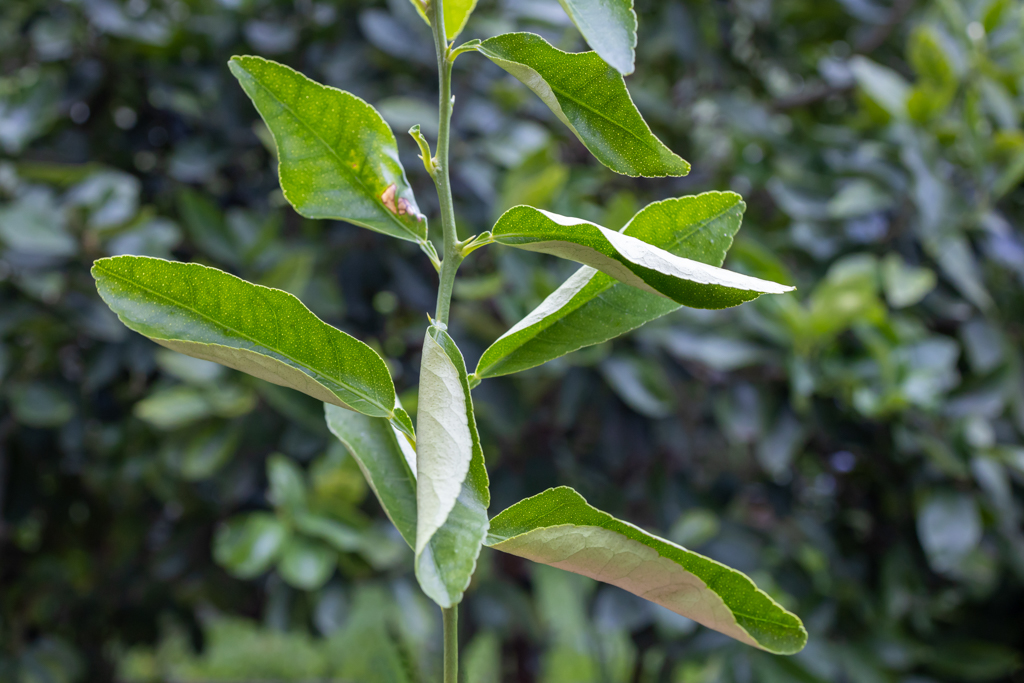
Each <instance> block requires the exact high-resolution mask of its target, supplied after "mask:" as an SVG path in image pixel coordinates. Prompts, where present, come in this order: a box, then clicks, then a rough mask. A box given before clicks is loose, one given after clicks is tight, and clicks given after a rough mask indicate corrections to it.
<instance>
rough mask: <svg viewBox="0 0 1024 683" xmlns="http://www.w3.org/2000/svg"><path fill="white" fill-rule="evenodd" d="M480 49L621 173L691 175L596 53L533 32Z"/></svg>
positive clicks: (491, 41)
mask: <svg viewBox="0 0 1024 683" xmlns="http://www.w3.org/2000/svg"><path fill="white" fill-rule="evenodd" d="M476 49H477V51H479V52H480V53H481V54H483V55H484V56H486V57H487V58H488V59H490V60H491V61H492V62H494V63H495V64H497V65H498V66H500V67H501V68H502V69H504V70H505V71H507V72H509V73H510V74H512V75H513V76H515V77H516V78H518V79H519V80H520V81H522V82H523V83H524V84H525V85H526V86H527V87H529V88H530V89H531V90H533V91H534V92H535V93H537V95H538V96H539V97H540V98H541V99H542V100H543V101H544V103H545V104H546V105H548V107H550V108H551V111H552V112H554V114H555V116H557V117H558V119H559V120H560V121H561V122H562V123H564V124H565V125H567V126H568V127H569V129H570V130H571V131H572V132H573V133H574V134H575V135H576V137H578V138H579V139H580V141H581V142H582V143H583V144H584V145H586V146H587V149H589V150H590V151H591V153H592V154H593V155H594V156H595V157H597V159H598V161H600V162H601V163H602V164H604V165H605V166H607V167H608V168H610V169H612V170H613V171H615V172H616V173H621V174H623V175H628V176H646V177H649V178H654V177H663V176H684V175H686V174H687V173H689V172H690V164H688V163H687V162H686V161H684V160H683V159H681V158H679V157H678V156H677V155H675V154H674V153H673V152H672V150H670V149H669V148H668V147H666V146H665V145H664V144H663V143H662V142H661V141H660V140H658V138H656V137H654V134H653V133H651V129H650V128H649V127H648V126H647V123H646V122H645V121H644V119H643V117H642V116H640V112H639V111H637V108H636V106H635V105H634V104H633V100H632V98H630V96H629V92H628V91H627V90H626V83H625V81H623V80H622V74H620V73H619V72H618V71H616V70H615V69H613V68H612V67H610V66H608V64H606V63H605V62H604V60H603V59H601V57H599V56H598V54H597V53H596V52H585V53H580V54H572V53H568V52H562V51H561V50H559V49H557V48H555V47H553V46H552V45H551V44H549V43H548V42H547V41H546V40H544V39H543V38H541V37H540V36H537V35H534V34H532V33H506V34H504V35H500V36H495V37H494V38H490V39H488V40H485V41H484V42H483V43H481V44H480V45H479V46H478V47H477V48H476Z"/></svg>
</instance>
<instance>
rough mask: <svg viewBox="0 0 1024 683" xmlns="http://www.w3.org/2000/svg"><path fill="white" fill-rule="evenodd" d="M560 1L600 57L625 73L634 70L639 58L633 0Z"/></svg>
mask: <svg viewBox="0 0 1024 683" xmlns="http://www.w3.org/2000/svg"><path fill="white" fill-rule="evenodd" d="M558 1H559V2H561V3H562V9H564V10H565V13H566V14H568V15H569V18H570V19H572V23H574V24H576V28H578V29H579V30H580V33H582V34H583V37H584V38H586V40H587V44H588V45H590V47H592V48H593V49H594V52H596V53H597V54H598V56H600V57H601V59H603V60H604V61H606V62H608V64H609V65H610V66H613V67H615V70H616V71H618V72H619V73H621V74H623V75H627V74H631V73H633V68H634V65H633V62H634V60H635V59H636V53H635V48H636V12H634V11H633V0H558Z"/></svg>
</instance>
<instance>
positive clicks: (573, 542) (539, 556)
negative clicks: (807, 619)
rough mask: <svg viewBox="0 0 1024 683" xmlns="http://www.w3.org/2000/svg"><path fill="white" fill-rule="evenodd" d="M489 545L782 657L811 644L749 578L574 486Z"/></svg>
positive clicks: (511, 513) (501, 528) (510, 519)
mask: <svg viewBox="0 0 1024 683" xmlns="http://www.w3.org/2000/svg"><path fill="white" fill-rule="evenodd" d="M487 545H488V546H490V547H492V548H494V549H495V550H500V551H502V552H506V553H510V554H512V555H516V556H518V557H523V558H526V559H528V560H532V561H534V562H538V563H540V564H547V565H550V566H553V567H557V568H559V569H564V570H566V571H570V572H573V573H575V574H581V575H583V576H588V577H590V578H592V579H595V580H597V581H603V582H605V583H609V584H611V585H613V586H618V587H619V588H622V589H624V590H627V591H629V592H630V593H633V594H634V595H638V596H640V597H642V598H644V599H646V600H650V601H651V602H654V603H657V604H659V605H661V606H663V607H666V608H668V609H670V610H672V611H673V612H675V613H677V614H681V615H682V616H685V617H688V618H690V619H693V620H694V621H696V622H698V623H700V624H703V625H704V626H707V627H708V628H711V629H714V630H716V631H719V632H720V633H724V634H725V635H727V636H730V637H732V638H735V639H736V640H739V641H740V642H743V643H746V644H748V645H752V646H754V647H757V648H760V649H762V650H766V651H768V652H772V653H774V654H795V653H796V652H799V651H800V650H801V649H803V647H804V645H805V644H806V643H807V631H806V630H805V629H804V626H803V624H802V623H801V621H800V619H799V618H798V617H797V616H796V615H794V614H792V613H791V612H789V611H787V610H786V609H784V608H783V607H782V606H781V605H779V604H778V603H777V602H775V601H774V600H773V599H772V598H771V597H770V596H769V595H768V594H767V593H765V592H763V591H761V590H760V589H758V588H757V586H755V585H754V583H753V581H751V580H750V579H749V578H748V577H747V576H745V575H743V574H741V573H740V572H738V571H736V570H735V569H731V568H729V567H726V566H725V565H723V564H721V563H719V562H715V561H714V560H711V559H709V558H707V557H704V556H702V555H698V554H697V553H694V552H691V551H689V550H687V549H685V548H683V547H681V546H678V545H676V544H674V543H671V542H669V541H666V540H664V539H661V538H658V537H657V536H654V535H653V534H649V533H647V532H645V531H643V530H642V529H640V528H638V527H636V526H633V525H632V524H628V523H626V522H622V521H620V520H618V519H615V518H614V517H612V516H611V515H609V514H607V513H605V512H601V511H600V510H598V509H596V508H594V507H592V506H590V505H589V504H587V501H586V500H584V499H583V496H581V495H580V494H578V493H576V492H575V491H573V490H572V489H570V488H568V487H564V486H563V487H559V488H554V489H548V490H547V491H544V492H543V493H540V494H538V495H536V496H534V497H532V498H527V499H526V500H523V501H520V502H519V503H516V504H515V505H513V506H512V507H510V508H508V509H507V510H505V511H504V512H502V513H501V514H499V515H498V516H497V517H495V518H494V519H493V520H491V529H490V532H489V534H488V538H487Z"/></svg>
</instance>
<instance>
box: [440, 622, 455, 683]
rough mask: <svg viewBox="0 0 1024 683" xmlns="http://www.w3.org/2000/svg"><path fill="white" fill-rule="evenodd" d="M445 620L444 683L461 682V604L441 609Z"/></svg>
mask: <svg viewBox="0 0 1024 683" xmlns="http://www.w3.org/2000/svg"><path fill="white" fill-rule="evenodd" d="M441 615H442V619H443V620H444V683H459V606H458V605H452V606H451V607H449V608H448V609H442V610H441Z"/></svg>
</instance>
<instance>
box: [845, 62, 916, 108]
mask: <svg viewBox="0 0 1024 683" xmlns="http://www.w3.org/2000/svg"><path fill="white" fill-rule="evenodd" d="M850 70H851V71H852V72H853V77H854V79H855V80H856V81H857V85H858V86H859V87H860V89H861V90H862V91H863V92H864V94H865V95H867V96H868V97H869V98H870V99H871V100H872V101H874V102H875V103H876V104H877V105H878V106H880V107H881V108H882V109H884V110H885V111H886V112H887V113H888V114H889V115H890V116H892V117H893V118H896V119H902V118H905V117H906V115H907V98H908V97H909V95H910V84H909V83H907V81H906V79H905V78H903V76H901V75H900V74H899V73H897V72H896V71H893V70H892V69H890V68H889V67H887V66H882V65H881V64H879V63H878V62H874V61H872V60H870V59H868V58H867V57H864V56H862V55H854V56H853V58H852V59H850Z"/></svg>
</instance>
